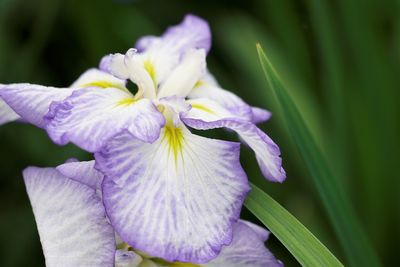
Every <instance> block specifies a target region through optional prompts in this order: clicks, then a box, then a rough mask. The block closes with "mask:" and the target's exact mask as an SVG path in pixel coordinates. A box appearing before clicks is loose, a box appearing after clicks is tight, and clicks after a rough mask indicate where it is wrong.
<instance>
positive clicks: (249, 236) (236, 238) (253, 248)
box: [202, 221, 283, 267]
mask: <svg viewBox="0 0 400 267" xmlns="http://www.w3.org/2000/svg"><path fill="white" fill-rule="evenodd" d="M254 229H257V231H254ZM259 232H260V229H258V228H255V225H253V224H251V223H250V222H244V221H239V222H238V223H236V224H235V226H234V230H233V239H232V243H231V244H230V245H229V246H226V247H224V248H223V249H222V250H221V253H220V254H219V255H218V256H217V257H216V258H215V259H213V260H211V261H210V262H208V263H206V264H203V265H202V266H204V267H221V266H224V267H281V266H283V264H282V262H280V261H279V260H277V259H276V258H275V257H274V255H272V253H271V252H270V251H269V250H268V249H267V248H266V247H265V245H264V242H265V239H264V238H263V237H264V236H265V235H267V234H265V233H264V234H263V235H262V236H261V238H260V235H259ZM264 232H266V231H265V230H264ZM267 233H268V232H267Z"/></svg>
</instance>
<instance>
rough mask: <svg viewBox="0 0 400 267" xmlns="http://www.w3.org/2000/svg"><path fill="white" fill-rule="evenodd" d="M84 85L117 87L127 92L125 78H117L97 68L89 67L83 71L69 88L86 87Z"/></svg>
mask: <svg viewBox="0 0 400 267" xmlns="http://www.w3.org/2000/svg"><path fill="white" fill-rule="evenodd" d="M86 87H98V88H102V89H106V88H118V89H121V90H125V91H127V92H128V89H126V81H125V80H122V79H118V78H116V77H114V76H113V75H111V74H109V73H107V72H104V71H101V70H98V69H89V70H87V71H85V72H84V73H83V74H82V75H81V76H80V77H79V78H78V79H77V80H76V81H75V82H74V83H73V84H72V85H71V88H76V89H80V88H86Z"/></svg>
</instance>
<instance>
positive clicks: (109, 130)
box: [46, 88, 165, 152]
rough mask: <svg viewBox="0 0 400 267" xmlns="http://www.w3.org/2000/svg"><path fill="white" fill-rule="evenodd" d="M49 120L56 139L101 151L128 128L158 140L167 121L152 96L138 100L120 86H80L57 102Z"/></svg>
mask: <svg viewBox="0 0 400 267" xmlns="http://www.w3.org/2000/svg"><path fill="white" fill-rule="evenodd" d="M46 120H47V121H48V124H47V126H46V129H47V132H48V133H49V136H50V137H51V138H52V140H53V141H54V142H55V143H57V144H60V145H65V144H66V143H68V142H72V143H74V144H76V145H78V146H79V147H81V148H83V149H86V150H87V151H90V152H95V151H98V150H99V149H101V147H102V146H103V145H104V143H105V142H106V141H107V140H108V139H110V138H111V137H112V136H114V135H116V134H117V133H119V132H121V131H122V130H125V129H126V130H128V131H129V132H130V133H131V134H133V135H134V136H136V137H137V138H139V139H140V140H143V141H144V142H154V141H155V140H156V139H157V138H158V136H159V134H160V129H161V127H162V126H163V125H164V122H165V120H164V117H163V116H162V114H161V113H160V112H159V111H158V110H157V108H156V107H155V106H154V105H153V103H152V102H151V101H150V100H148V99H141V100H136V99H135V98H133V96H132V95H130V94H129V93H127V92H125V91H123V90H119V89H116V88H108V89H104V90H99V89H96V88H85V89H80V90H76V91H75V92H74V93H73V94H72V95H71V96H70V97H68V98H67V99H65V100H64V101H62V102H59V103H54V104H53V105H52V106H51V109H50V112H49V113H48V114H47V115H46Z"/></svg>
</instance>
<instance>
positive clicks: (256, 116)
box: [251, 107, 272, 124]
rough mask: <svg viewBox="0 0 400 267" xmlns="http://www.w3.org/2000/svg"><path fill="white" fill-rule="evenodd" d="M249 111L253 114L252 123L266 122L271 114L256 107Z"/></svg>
mask: <svg viewBox="0 0 400 267" xmlns="http://www.w3.org/2000/svg"><path fill="white" fill-rule="evenodd" d="M251 111H252V114H253V118H252V122H253V123H254V124H259V123H263V122H266V121H267V120H269V119H270V118H271V116H272V113H271V112H270V111H268V110H265V109H262V108H258V107H252V108H251Z"/></svg>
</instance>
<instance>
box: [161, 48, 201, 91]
mask: <svg viewBox="0 0 400 267" xmlns="http://www.w3.org/2000/svg"><path fill="white" fill-rule="evenodd" d="M205 57H206V53H205V51H204V50H203V49H198V50H195V49H192V50H190V51H188V52H187V53H186V55H185V57H184V58H183V60H182V62H181V63H180V64H179V66H178V67H177V68H176V69H175V70H174V71H173V72H172V73H171V75H170V77H169V78H168V79H167V80H166V82H165V84H163V85H162V87H161V88H160V91H159V93H158V98H162V97H167V96H173V95H176V96H180V97H186V96H187V95H188V94H189V93H190V91H192V89H193V87H194V85H195V84H196V82H197V81H198V80H199V79H200V78H201V77H202V76H204V73H205V71H206V60H205Z"/></svg>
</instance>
